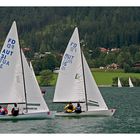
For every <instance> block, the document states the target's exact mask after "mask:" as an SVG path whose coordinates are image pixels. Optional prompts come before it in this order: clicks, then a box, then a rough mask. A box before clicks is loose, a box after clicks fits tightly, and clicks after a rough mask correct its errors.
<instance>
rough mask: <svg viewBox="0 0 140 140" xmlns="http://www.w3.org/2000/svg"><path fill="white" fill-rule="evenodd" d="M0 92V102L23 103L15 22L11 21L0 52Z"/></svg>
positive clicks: (23, 96)
mask: <svg viewBox="0 0 140 140" xmlns="http://www.w3.org/2000/svg"><path fill="white" fill-rule="evenodd" d="M0 94H1V97H0V103H25V95H24V87H23V76H22V67H21V59H20V47H19V40H18V34H17V27H16V22H13V24H12V26H11V29H10V31H9V33H8V35H7V37H6V40H5V42H4V45H3V47H2V50H1V53H0Z"/></svg>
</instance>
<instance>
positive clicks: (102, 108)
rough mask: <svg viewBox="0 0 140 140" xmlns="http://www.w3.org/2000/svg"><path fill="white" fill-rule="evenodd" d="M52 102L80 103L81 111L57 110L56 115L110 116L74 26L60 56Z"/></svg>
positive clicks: (113, 110) (110, 110)
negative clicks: (66, 111) (61, 56)
mask: <svg viewBox="0 0 140 140" xmlns="http://www.w3.org/2000/svg"><path fill="white" fill-rule="evenodd" d="M53 102H55V103H68V102H72V103H80V104H81V106H82V112H81V113H79V114H78V113H75V112H73V113H65V112H57V113H56V116H112V115H113V114H114V112H115V109H108V107H107V105H106V103H105V101H104V99H103V97H102V95H101V93H100V91H99V89H98V87H97V84H96V82H95V80H94V78H93V76H92V73H91V71H90V68H89V66H88V64H87V61H86V59H85V57H84V54H83V52H82V51H81V48H80V42H79V34H78V28H77V27H76V28H75V30H74V32H73V34H72V37H71V39H70V41H69V43H68V45H67V48H66V51H65V53H64V56H63V58H62V62H61V66H60V71H59V75H58V79H57V83H56V88H55V93H54V98H53Z"/></svg>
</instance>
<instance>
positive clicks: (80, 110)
mask: <svg viewBox="0 0 140 140" xmlns="http://www.w3.org/2000/svg"><path fill="white" fill-rule="evenodd" d="M75 112H76V113H81V112H82V109H81V105H80V103H77V106H76V108H75Z"/></svg>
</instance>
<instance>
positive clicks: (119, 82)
mask: <svg viewBox="0 0 140 140" xmlns="http://www.w3.org/2000/svg"><path fill="white" fill-rule="evenodd" d="M118 87H122V84H121V81H120V78H119V77H118Z"/></svg>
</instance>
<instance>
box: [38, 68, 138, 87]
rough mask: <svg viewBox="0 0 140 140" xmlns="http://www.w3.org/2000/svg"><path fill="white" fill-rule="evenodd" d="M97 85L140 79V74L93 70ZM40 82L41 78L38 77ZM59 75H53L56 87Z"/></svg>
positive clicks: (52, 82)
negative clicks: (131, 78) (129, 78)
mask: <svg viewBox="0 0 140 140" xmlns="http://www.w3.org/2000/svg"><path fill="white" fill-rule="evenodd" d="M91 71H92V74H93V76H94V78H95V81H96V83H97V85H112V79H113V78H115V77H129V76H130V77H136V78H140V73H124V72H123V70H100V69H91ZM37 79H38V80H39V77H37ZM56 80H57V74H54V75H53V79H52V80H51V85H55V84H56Z"/></svg>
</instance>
